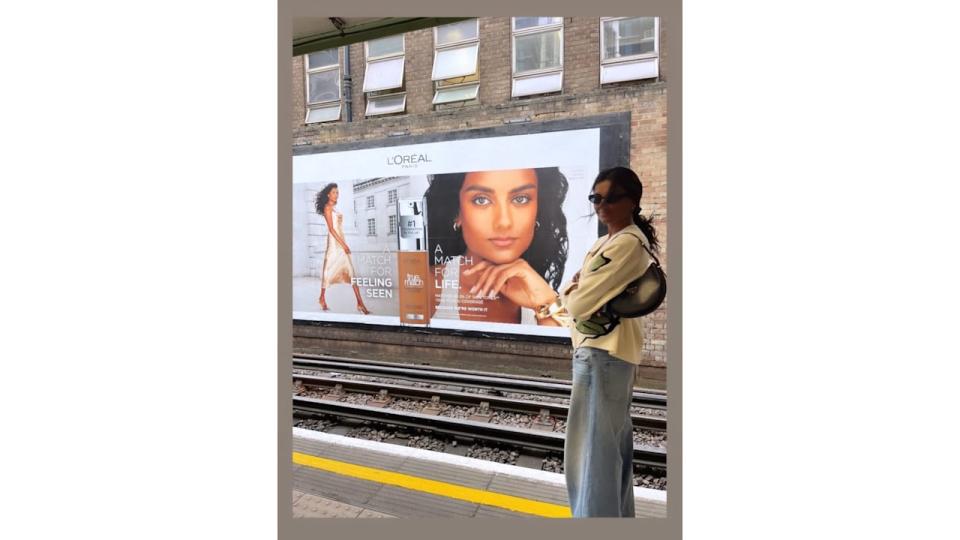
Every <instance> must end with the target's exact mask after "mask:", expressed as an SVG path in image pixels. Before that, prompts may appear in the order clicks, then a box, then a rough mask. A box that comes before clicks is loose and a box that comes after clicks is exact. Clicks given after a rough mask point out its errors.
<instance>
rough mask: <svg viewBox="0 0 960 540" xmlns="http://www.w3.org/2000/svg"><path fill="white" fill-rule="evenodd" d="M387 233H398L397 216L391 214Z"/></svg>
mask: <svg viewBox="0 0 960 540" xmlns="http://www.w3.org/2000/svg"><path fill="white" fill-rule="evenodd" d="M387 234H397V216H396V215H395V214H390V223H389V224H388V225H387Z"/></svg>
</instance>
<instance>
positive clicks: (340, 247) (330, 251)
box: [315, 183, 370, 315]
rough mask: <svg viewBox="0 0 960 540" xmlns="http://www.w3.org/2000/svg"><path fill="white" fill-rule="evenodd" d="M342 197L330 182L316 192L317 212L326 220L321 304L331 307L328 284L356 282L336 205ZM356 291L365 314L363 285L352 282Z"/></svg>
mask: <svg viewBox="0 0 960 540" xmlns="http://www.w3.org/2000/svg"><path fill="white" fill-rule="evenodd" d="M339 198H340V189H339V188H338V187H337V184H335V183H330V184H327V185H326V186H324V188H323V189H322V190H321V191H320V193H318V194H317V198H316V200H315V206H316V209H317V213H318V214H320V215H322V216H323V219H324V220H325V221H326V222H327V250H326V252H324V254H323V282H322V284H321V285H320V299H319V300H320V307H321V308H322V309H323V310H324V311H328V309H329V308H327V301H326V298H325V295H326V292H327V287H329V286H331V285H334V284H336V283H347V284H353V281H352V280H353V277H354V276H355V275H356V272H355V271H354V269H353V261H352V260H351V259H350V246H348V245H347V241H346V240H345V239H344V237H343V214H341V213H340V212H337V211H336V210H335V209H334V207H335V206H336V205H337V200H338V199H339ZM353 294H354V295H355V296H356V297H357V310H358V311H359V312H360V313H363V314H364V315H367V314H368V313H370V312H369V311H368V310H367V306H365V305H363V298H362V297H361V296H360V288H359V287H357V285H356V284H353Z"/></svg>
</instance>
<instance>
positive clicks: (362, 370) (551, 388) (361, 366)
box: [293, 358, 667, 410]
mask: <svg viewBox="0 0 960 540" xmlns="http://www.w3.org/2000/svg"><path fill="white" fill-rule="evenodd" d="M293 367H294V368H299V369H304V368H306V369H322V370H326V371H336V372H341V373H352V374H356V375H366V376H385V377H396V378H403V379H407V380H410V381H416V382H427V383H433V384H448V385H449V384H453V385H456V384H461V385H463V384H467V385H469V386H474V387H478V388H487V389H490V390H497V391H507V392H523V393H529V394H541V395H548V396H555V397H567V398H569V397H570V389H571V385H570V383H561V382H543V381H542V380H529V379H519V378H515V377H500V376H490V375H489V374H473V373H461V372H452V371H441V370H434V369H424V368H412V367H409V366H407V367H393V366H385V365H380V364H369V363H358V362H355V361H341V360H328V359H323V360H321V359H307V358H294V359H293ZM633 404H634V405H637V406H640V407H647V408H651V409H661V410H662V409H666V408H667V398H666V396H665V395H661V394H650V393H647V392H642V391H636V390H635V391H634V392H633Z"/></svg>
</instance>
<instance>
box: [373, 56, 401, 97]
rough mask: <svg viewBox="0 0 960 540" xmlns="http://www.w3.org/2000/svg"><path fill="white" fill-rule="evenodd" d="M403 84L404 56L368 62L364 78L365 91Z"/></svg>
mask: <svg viewBox="0 0 960 540" xmlns="http://www.w3.org/2000/svg"><path fill="white" fill-rule="evenodd" d="M402 84H403V58H402V57H401V58H394V59H392V60H380V61H378V62H370V63H368V64H367V71H366V75H365V76H364V78H363V91H364V92H373V91H375V90H387V89H389V88H399V87H400V85H402Z"/></svg>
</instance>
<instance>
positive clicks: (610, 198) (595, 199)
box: [587, 193, 629, 204]
mask: <svg viewBox="0 0 960 540" xmlns="http://www.w3.org/2000/svg"><path fill="white" fill-rule="evenodd" d="M625 197H629V195H628V194H626V193H616V194H614V195H607V196H606V197H604V196H603V195H599V194H597V193H591V194H590V195H587V199H589V200H590V202H592V203H593V204H603V203H607V204H614V203H616V202H617V201H619V200H620V199H623V198H625Z"/></svg>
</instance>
